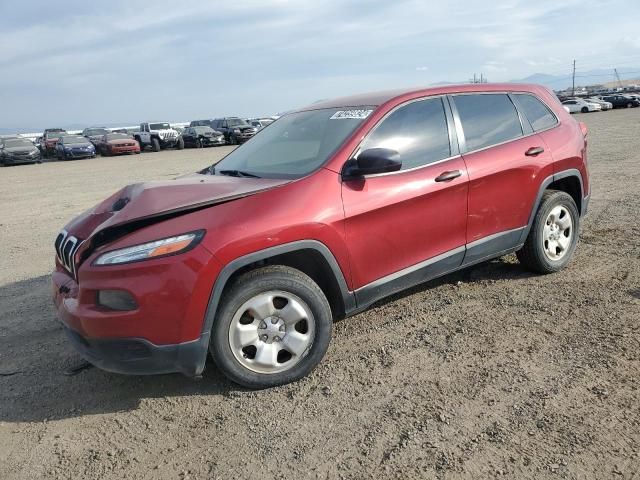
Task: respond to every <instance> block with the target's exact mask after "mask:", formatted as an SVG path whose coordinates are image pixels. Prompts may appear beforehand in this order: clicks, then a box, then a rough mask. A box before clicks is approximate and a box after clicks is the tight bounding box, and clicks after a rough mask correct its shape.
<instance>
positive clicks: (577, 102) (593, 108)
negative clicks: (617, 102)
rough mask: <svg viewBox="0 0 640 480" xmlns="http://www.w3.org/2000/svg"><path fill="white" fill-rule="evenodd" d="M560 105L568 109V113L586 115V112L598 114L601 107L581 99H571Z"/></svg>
mask: <svg viewBox="0 0 640 480" xmlns="http://www.w3.org/2000/svg"><path fill="white" fill-rule="evenodd" d="M562 105H564V106H565V107H567V108H568V109H569V112H570V113H578V112H581V113H587V112H599V111H600V110H602V107H601V106H600V105H598V104H597V103H591V102H587V101H586V100H583V99H582V98H572V99H570V100H565V101H564V102H562Z"/></svg>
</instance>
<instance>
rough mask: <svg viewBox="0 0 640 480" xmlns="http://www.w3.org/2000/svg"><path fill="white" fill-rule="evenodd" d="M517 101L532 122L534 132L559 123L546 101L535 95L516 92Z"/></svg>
mask: <svg viewBox="0 0 640 480" xmlns="http://www.w3.org/2000/svg"><path fill="white" fill-rule="evenodd" d="M514 97H515V99H516V102H517V103H518V106H519V107H520V110H521V111H522V113H524V115H525V117H527V120H529V123H530V124H531V127H532V128H533V131H534V132H539V131H540V130H545V129H547V128H551V127H553V126H554V125H556V124H557V123H558V119H557V118H556V116H555V115H554V114H553V113H552V112H551V110H549V107H547V106H546V105H545V104H544V103H542V102H541V101H540V100H539V99H538V98H536V97H535V96H533V95H529V94H525V93H516V94H514Z"/></svg>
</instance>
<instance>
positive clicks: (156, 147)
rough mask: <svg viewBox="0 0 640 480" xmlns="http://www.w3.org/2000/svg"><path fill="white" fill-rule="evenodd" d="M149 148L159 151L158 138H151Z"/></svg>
mask: <svg viewBox="0 0 640 480" xmlns="http://www.w3.org/2000/svg"><path fill="white" fill-rule="evenodd" d="M151 148H152V150H153V151H154V152H159V151H160V140H158V139H157V138H152V139H151Z"/></svg>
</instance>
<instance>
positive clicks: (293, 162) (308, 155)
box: [215, 107, 374, 178]
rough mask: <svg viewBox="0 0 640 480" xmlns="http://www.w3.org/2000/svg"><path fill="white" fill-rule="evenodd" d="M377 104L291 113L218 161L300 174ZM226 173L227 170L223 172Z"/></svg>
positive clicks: (270, 173) (274, 174)
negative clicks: (355, 107) (354, 107)
mask: <svg viewBox="0 0 640 480" xmlns="http://www.w3.org/2000/svg"><path fill="white" fill-rule="evenodd" d="M373 109H374V107H358V108H357V109H348V108H327V109H321V110H310V111H304V112H296V113H291V114H289V115H285V116H284V117H281V118H280V119H278V120H277V121H276V122H273V123H272V124H271V125H270V126H269V128H265V129H263V130H260V131H259V132H258V133H257V134H256V135H255V136H254V137H253V138H252V139H251V140H250V141H248V142H247V143H245V144H244V145H242V146H241V147H239V148H237V149H236V150H234V151H233V152H231V153H230V154H229V155H227V156H226V157H225V158H224V159H223V160H222V161H220V162H219V163H218V164H217V165H215V173H216V174H218V173H220V172H224V171H227V170H228V171H238V172H243V173H245V174H249V175H255V176H258V177H265V178H300V177H303V176H305V175H308V174H309V173H311V172H313V171H314V170H316V169H317V168H319V167H320V166H321V165H323V164H324V163H325V162H326V161H327V160H328V159H329V158H330V157H331V155H333V153H334V152H335V151H336V150H337V149H338V147H340V145H342V143H343V142H344V141H345V140H346V139H347V137H348V136H349V135H350V134H351V133H352V132H353V131H354V130H355V129H356V128H357V127H358V126H359V125H360V124H361V123H362V122H363V121H364V119H365V118H367V117H368V116H369V114H370V113H371V112H372V111H373ZM222 174H224V173H222Z"/></svg>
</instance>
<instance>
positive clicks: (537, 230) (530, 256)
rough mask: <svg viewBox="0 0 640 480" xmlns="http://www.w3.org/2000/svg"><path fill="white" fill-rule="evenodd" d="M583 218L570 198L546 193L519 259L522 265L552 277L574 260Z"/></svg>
mask: <svg viewBox="0 0 640 480" xmlns="http://www.w3.org/2000/svg"><path fill="white" fill-rule="evenodd" d="M579 227H580V215H579V213H578V208H577V207H576V204H575V202H574V201H573V198H572V197H571V195H569V194H567V193H565V192H559V191H557V190H547V191H546V192H545V193H544V195H543V196H542V200H541V202H540V207H539V208H538V212H537V213H536V216H535V218H534V220H533V225H531V230H529V235H528V236H527V240H526V241H525V244H524V246H523V247H522V249H520V250H519V251H518V252H516V255H517V257H518V260H519V261H520V263H521V264H523V265H524V266H525V267H527V268H528V269H530V270H533V271H534V272H538V273H553V272H557V271H559V270H561V269H563V268H564V267H565V266H566V265H567V263H569V261H570V260H571V257H572V256H573V252H574V251H575V249H576V245H577V243H578V232H579Z"/></svg>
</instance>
